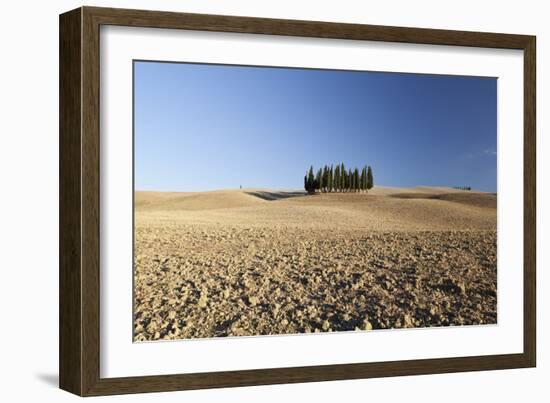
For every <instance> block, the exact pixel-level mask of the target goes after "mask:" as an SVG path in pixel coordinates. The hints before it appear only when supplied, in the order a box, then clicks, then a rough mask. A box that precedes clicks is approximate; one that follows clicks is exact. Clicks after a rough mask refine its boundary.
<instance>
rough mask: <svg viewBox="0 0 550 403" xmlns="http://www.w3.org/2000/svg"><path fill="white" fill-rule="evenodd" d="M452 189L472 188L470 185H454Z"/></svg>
mask: <svg viewBox="0 0 550 403" xmlns="http://www.w3.org/2000/svg"><path fill="white" fill-rule="evenodd" d="M453 189H458V190H472V188H471V186H454V187H453Z"/></svg>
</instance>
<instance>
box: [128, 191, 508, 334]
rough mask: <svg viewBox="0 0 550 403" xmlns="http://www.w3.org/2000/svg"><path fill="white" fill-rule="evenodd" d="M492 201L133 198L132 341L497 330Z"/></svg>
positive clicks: (270, 194)
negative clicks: (426, 329) (440, 329)
mask: <svg viewBox="0 0 550 403" xmlns="http://www.w3.org/2000/svg"><path fill="white" fill-rule="evenodd" d="M496 255H497V250H496V195H495V194H489V193H480V192H473V191H458V190H453V189H449V188H434V187H418V188H411V189H405V188H383V187H376V188H373V189H371V190H370V191H369V193H343V194H342V193H324V194H317V195H305V194H304V193H303V192H301V191H270V190H263V189H243V190H220V191H212V192H196V193H161V192H139V191H138V192H136V193H135V256H134V261H135V262H134V340H135V341H147V340H158V339H181V338H198V337H216V336H243V335H249V336H250V335H266V334H288V333H306V332H327V331H345V330H373V329H374V330H375V329H388V328H404V327H405V328H410V327H427V326H449V325H476V324H494V323H496V319H497V315H496V285H497V274H496V273H497V265H496Z"/></svg>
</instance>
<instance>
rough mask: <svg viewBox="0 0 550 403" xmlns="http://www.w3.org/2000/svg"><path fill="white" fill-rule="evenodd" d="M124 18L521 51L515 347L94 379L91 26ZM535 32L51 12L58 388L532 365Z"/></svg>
mask: <svg viewBox="0 0 550 403" xmlns="http://www.w3.org/2000/svg"><path fill="white" fill-rule="evenodd" d="M101 25H123V26H134V27H155V28H172V29H189V30H205V31H217V32H235V33H254V34H269V35H289V36H303V37H317V38H336V39H350V40H371V41H386V42H403V43H420V44H438V45H459V46H475V47H485V48H506V49H522V50H524V62H525V65H524V66H525V69H524V74H525V76H524V97H525V98H524V108H525V110H524V113H525V116H524V122H525V123H524V124H525V127H524V143H525V148H524V159H525V166H524V200H525V201H524V203H525V206H524V352H523V353H522V354H507V355H493V356H479V357H457V358H442V359H426V360H409V361H394V362H383V363H364V364H343V365H326V366H310V367H294V368H277V369H256V370H247V371H230V372H214V373H195V374H180V375H177V374H175V375H159V376H145V377H131V378H100V338H99V333H100V305H99V293H100V267H99V256H100V255H99V252H100V251H99V247H100V232H99V217H100V211H99V206H100V186H99V181H100V177H101V173H100V170H99V156H100V143H99V141H100V136H99V88H100V87H99V71H100V66H99V29H100V26H101ZM535 62H536V56H535V37H533V36H526V35H510V34H496V33H479V32H460V31H446V30H431V29H419V28H401V27H384V26H373V25H357V24H338V23H327V22H313V21H294V20H274V19H265V18H250V17H228V16H219V15H202V14H185V13H170V12H158V11H143V10H120V9H108V8H95V7H82V8H80V9H77V10H73V11H71V12H68V13H65V14H63V15H62V16H61V17H60V387H61V388H63V389H65V390H68V391H70V392H72V393H75V394H78V395H81V396H93V395H110V394H120V393H138V392H158V391H168V390H184V389H199V388H215V387H229V386H248V385H261V384H278V383H295V382H315V381H327V380H341V379H357V378H369V377H387V376H402V375H415V374H432V373H448V372H459V371H480V370H493V369H507V368H522V367H532V366H534V365H535V363H536V347H535V339H536V322H535V301H536V296H535V277H536V276H535V265H536V262H535V253H536V250H535V248H536V243H535V241H536V240H535V236H536V231H535V219H536V217H535V207H536V189H535V179H536V173H535V167H536V162H535V132H536V129H535V109H536V101H535V100H536V97H535V64H536V63H535Z"/></svg>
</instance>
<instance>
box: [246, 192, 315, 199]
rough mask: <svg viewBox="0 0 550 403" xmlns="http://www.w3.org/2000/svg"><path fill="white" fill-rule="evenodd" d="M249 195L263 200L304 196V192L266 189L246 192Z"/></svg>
mask: <svg viewBox="0 0 550 403" xmlns="http://www.w3.org/2000/svg"><path fill="white" fill-rule="evenodd" d="M246 194H249V195H250V196H255V197H258V198H260V199H263V200H267V201H274V200H280V199H288V198H289V197H300V196H305V195H306V192H266V191H256V192H246Z"/></svg>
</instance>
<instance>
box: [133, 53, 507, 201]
mask: <svg viewBox="0 0 550 403" xmlns="http://www.w3.org/2000/svg"><path fill="white" fill-rule="evenodd" d="M134 63H135V65H134V135H135V167H134V169H135V189H136V190H157V191H203V190H213V189H229V188H238V187H239V186H240V185H242V186H243V188H251V187H255V188H258V187H262V188H272V189H301V188H302V187H303V177H304V174H305V173H306V170H307V169H308V167H309V166H310V165H313V166H314V167H319V166H322V165H325V164H329V165H330V164H337V163H340V162H344V163H345V165H346V166H347V167H354V166H357V167H362V166H363V165H367V164H368V165H371V166H372V168H373V172H374V181H375V186H376V185H381V186H382V185H383V186H407V187H409V186H420V185H428V186H471V187H473V188H474V189H479V190H483V191H490V192H495V191H496V186H497V185H496V168H497V166H496V161H497V159H496V141H497V111H496V106H497V104H496V99H497V80H496V78H484V77H461V76H436V75H420V74H399V73H379V72H351V71H334V70H308V69H288V68H266V67H245V66H220V65H202V64H187V63H161V62H139V61H136V62H134Z"/></svg>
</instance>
